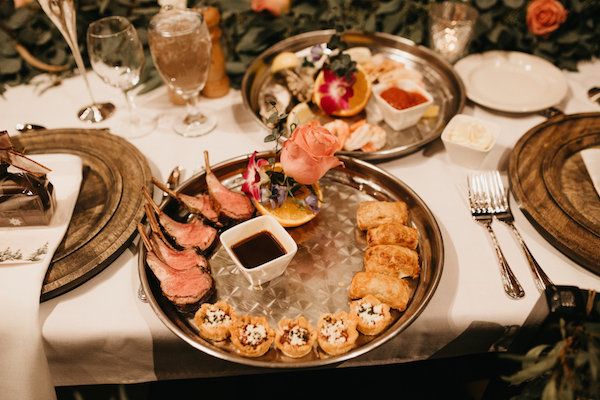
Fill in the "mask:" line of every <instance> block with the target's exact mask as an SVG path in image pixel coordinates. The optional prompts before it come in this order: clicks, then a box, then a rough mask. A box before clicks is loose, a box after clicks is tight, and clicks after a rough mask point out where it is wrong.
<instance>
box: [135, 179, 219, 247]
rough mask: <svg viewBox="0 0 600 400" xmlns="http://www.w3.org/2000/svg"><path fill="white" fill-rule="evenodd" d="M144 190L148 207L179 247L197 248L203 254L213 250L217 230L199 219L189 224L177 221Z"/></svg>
mask: <svg viewBox="0 0 600 400" xmlns="http://www.w3.org/2000/svg"><path fill="white" fill-rule="evenodd" d="M143 190H144V196H145V197H146V200H147V205H149V206H151V207H152V209H153V212H154V213H156V215H158V222H159V223H160V226H162V227H163V229H164V230H165V232H166V233H167V234H168V235H169V237H170V238H171V239H172V240H173V242H175V244H176V245H177V246H179V247H181V248H184V249H188V248H196V249H198V250H200V251H202V252H207V251H208V250H210V249H211V248H212V245H213V244H214V242H215V239H216V238H217V230H216V229H215V228H213V227H212V226H208V225H205V224H204V223H203V222H202V221H201V220H200V219H198V218H192V219H191V220H190V221H188V222H187V223H184V222H177V221H175V220H174V219H172V218H171V217H169V216H168V215H167V214H165V213H164V212H163V211H162V210H161V209H160V208H159V207H158V206H157V205H156V203H155V202H154V200H153V199H152V196H151V195H150V193H149V192H148V190H147V189H146V188H144V189H143Z"/></svg>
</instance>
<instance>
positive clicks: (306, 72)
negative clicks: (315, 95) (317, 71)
mask: <svg viewBox="0 0 600 400" xmlns="http://www.w3.org/2000/svg"><path fill="white" fill-rule="evenodd" d="M280 73H281V74H282V75H283V76H284V78H285V83H286V85H287V87H288V89H289V90H290V92H291V93H292V95H294V97H295V98H296V99H297V100H298V101H299V102H301V103H304V102H307V101H309V100H310V98H311V96H312V90H313V85H314V80H313V78H312V74H311V72H310V69H307V68H302V69H300V70H299V71H296V70H295V69H289V68H288V69H286V70H283V71H281V72H280Z"/></svg>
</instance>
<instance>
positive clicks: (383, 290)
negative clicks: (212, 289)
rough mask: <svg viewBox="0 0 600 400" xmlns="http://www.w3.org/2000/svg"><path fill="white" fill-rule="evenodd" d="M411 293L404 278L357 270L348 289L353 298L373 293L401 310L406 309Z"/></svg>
mask: <svg viewBox="0 0 600 400" xmlns="http://www.w3.org/2000/svg"><path fill="white" fill-rule="evenodd" d="M410 294H411V289H410V286H409V284H408V283H407V282H406V281H405V280H404V279H402V278H398V277H395V276H390V275H384V274H378V273H376V272H357V273H356V274H355V275H354V277H353V278H352V282H351V283H350V289H349V291H348V295H349V296H350V298H351V299H360V298H363V297H365V296H367V295H372V296H375V297H376V298H377V299H378V300H379V301H381V302H382V303H385V304H387V305H389V306H390V307H392V308H395V309H397V310H399V311H404V310H405V309H406V305H407V304H408V300H409V299H410Z"/></svg>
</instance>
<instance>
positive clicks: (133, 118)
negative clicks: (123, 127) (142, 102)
mask: <svg viewBox="0 0 600 400" xmlns="http://www.w3.org/2000/svg"><path fill="white" fill-rule="evenodd" d="M123 96H125V102H126V103H127V111H128V112H129V123H130V124H131V125H137V124H138V123H139V122H140V117H139V116H138V115H137V112H136V111H137V107H136V105H135V101H134V100H133V95H132V94H131V93H130V91H129V90H123Z"/></svg>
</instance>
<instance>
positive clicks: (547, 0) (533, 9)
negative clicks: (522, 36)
mask: <svg viewBox="0 0 600 400" xmlns="http://www.w3.org/2000/svg"><path fill="white" fill-rule="evenodd" d="M566 20H567V10H565V8H564V7H563V5H562V3H561V2H560V1H558V0H533V1H532V2H531V3H529V5H528V6H527V27H528V28H529V31H530V32H531V33H533V34H534V35H537V36H543V35H548V34H550V33H552V32H554V31H555V30H557V29H558V27H559V26H561V25H562V24H563V22H565V21H566Z"/></svg>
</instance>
